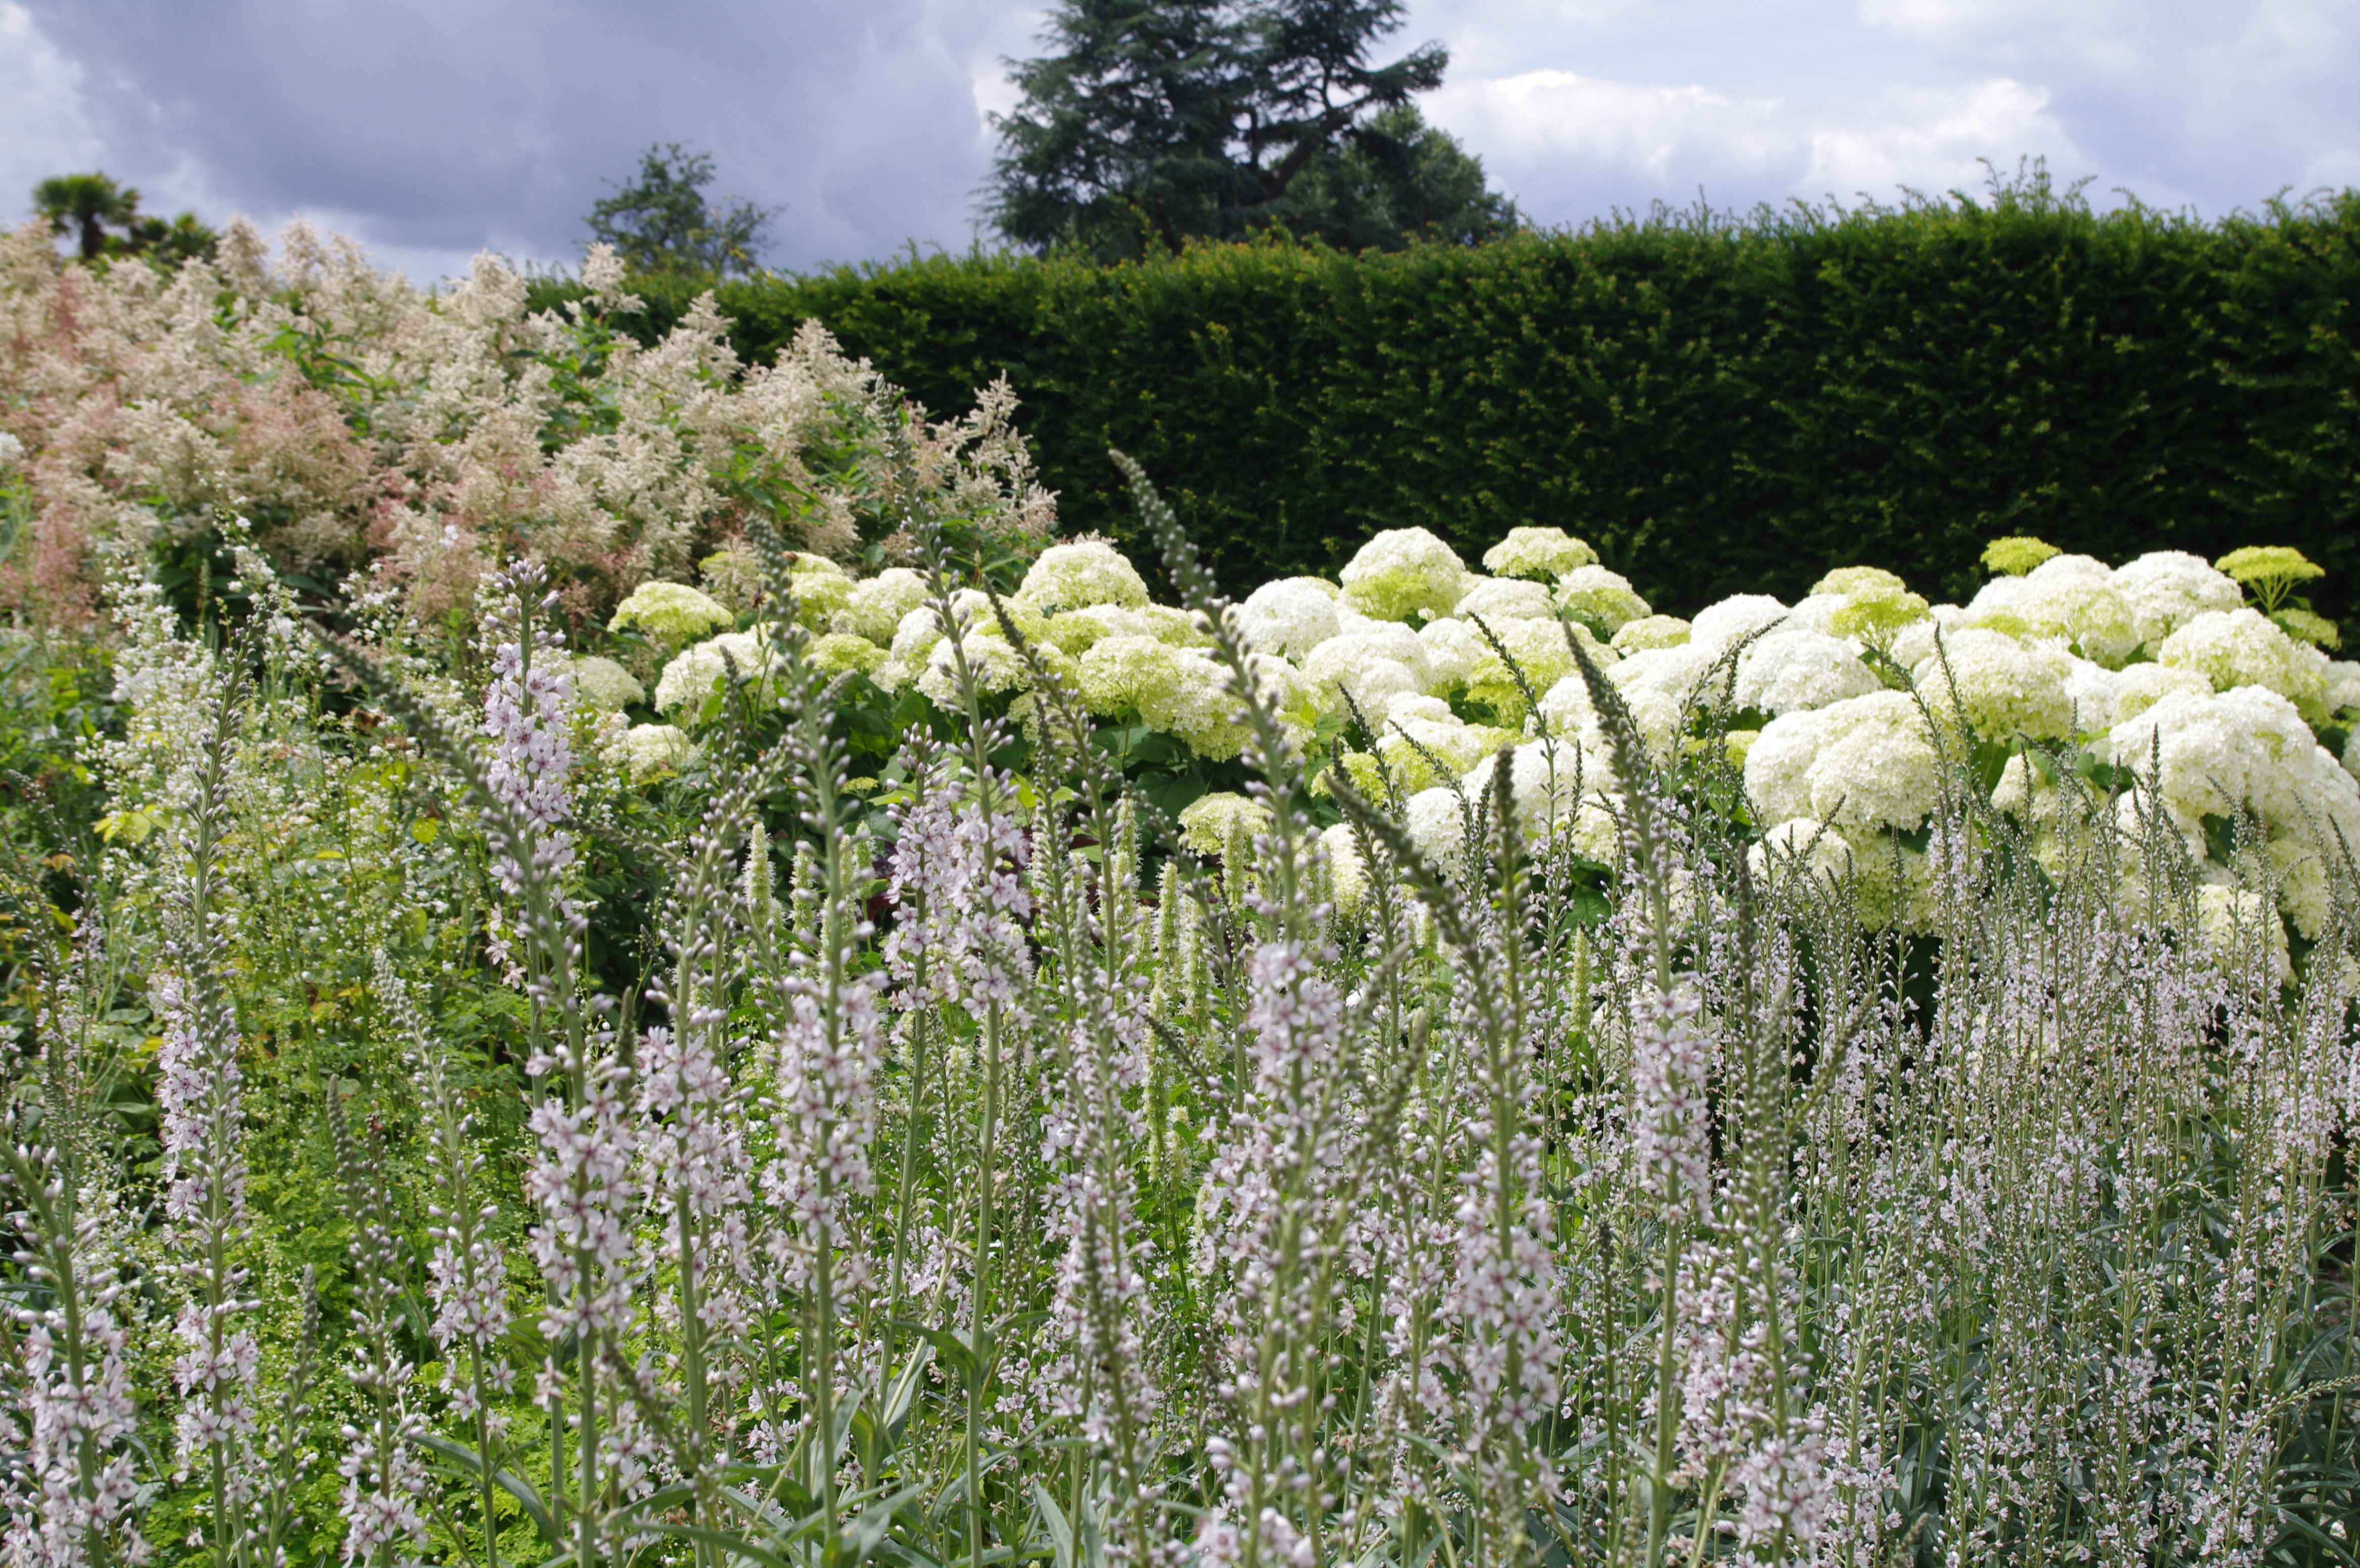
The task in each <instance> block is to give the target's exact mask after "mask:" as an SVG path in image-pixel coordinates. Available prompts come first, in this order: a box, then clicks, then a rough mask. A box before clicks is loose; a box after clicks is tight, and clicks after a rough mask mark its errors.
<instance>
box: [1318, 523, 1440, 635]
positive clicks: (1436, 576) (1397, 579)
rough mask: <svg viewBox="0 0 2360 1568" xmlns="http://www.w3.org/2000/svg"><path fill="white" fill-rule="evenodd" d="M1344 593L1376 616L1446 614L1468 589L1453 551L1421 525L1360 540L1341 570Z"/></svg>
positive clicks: (1356, 605) (1395, 617)
mask: <svg viewBox="0 0 2360 1568" xmlns="http://www.w3.org/2000/svg"><path fill="white" fill-rule="evenodd" d="M1342 576H1343V579H1344V598H1345V601H1346V602H1347V603H1349V604H1350V605H1351V606H1352V607H1353V608H1354V609H1358V610H1359V611H1360V613H1362V614H1363V615H1366V616H1369V617H1371V618H1372V619H1374V620H1408V619H1409V618H1410V617H1411V616H1413V615H1416V616H1423V617H1426V619H1428V620H1431V619H1433V618H1434V617H1436V616H1442V615H1448V614H1449V613H1450V611H1451V608H1452V607H1453V606H1455V605H1457V604H1458V602H1459V597H1460V596H1461V595H1463V594H1464V593H1466V591H1467V566H1466V564H1465V563H1464V562H1462V561H1460V560H1459V554H1458V552H1457V551H1455V550H1453V549H1451V548H1450V546H1449V545H1448V544H1445V543H1443V542H1442V541H1441V540H1439V539H1437V538H1436V537H1435V536H1434V535H1433V534H1431V533H1429V532H1426V530H1425V529H1423V528H1393V529H1388V530H1386V531H1385V532H1382V533H1380V534H1378V535H1377V536H1376V537H1375V538H1374V539H1371V540H1370V541H1369V542H1368V543H1366V544H1363V545H1361V546H1360V550H1359V552H1358V553H1357V554H1354V555H1353V557H1352V559H1351V562H1350V563H1349V565H1346V566H1345V568H1344V570H1343V574H1342Z"/></svg>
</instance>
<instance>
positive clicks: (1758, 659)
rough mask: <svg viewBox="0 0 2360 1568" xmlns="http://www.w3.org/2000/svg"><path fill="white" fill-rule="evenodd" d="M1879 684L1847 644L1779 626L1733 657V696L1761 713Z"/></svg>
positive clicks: (1861, 692)
mask: <svg viewBox="0 0 2360 1568" xmlns="http://www.w3.org/2000/svg"><path fill="white" fill-rule="evenodd" d="M1883 684H1884V683H1882V682H1881V681H1879V680H1878V679H1877V678H1876V673H1875V672H1874V671H1873V670H1871V669H1870V668H1869V667H1868V666H1867V665H1866V664H1864V663H1862V662H1861V658H1860V655H1859V654H1858V653H1856V652H1853V651H1852V644H1851V643H1849V642H1846V641H1841V639H1838V638H1834V637H1829V636H1826V635H1823V634H1822V633H1819V632H1817V631H1806V630H1788V629H1787V628H1786V627H1781V628H1779V629H1778V630H1775V631H1773V632H1771V633H1769V634H1768V635H1766V636H1765V637H1763V638H1761V639H1760V640H1759V641H1755V642H1754V643H1752V644H1751V645H1749V646H1748V647H1747V648H1746V650H1745V652H1743V653H1742V654H1740V655H1739V656H1738V660H1737V687H1736V692H1735V696H1734V697H1733V700H1734V702H1735V703H1736V705H1737V706H1738V707H1751V708H1754V709H1757V710H1759V711H1761V712H1763V713H1768V714H1780V713H1793V712H1795V711H1796V710H1797V709H1798V708H1806V707H1828V706H1830V704H1833V703H1839V702H1841V701H1843V700H1844V699H1845V698H1846V697H1854V696H1867V695H1868V694H1869V693H1870V692H1873V691H1875V690H1877V689H1878V688H1879V687H1880V686H1881V685H1883Z"/></svg>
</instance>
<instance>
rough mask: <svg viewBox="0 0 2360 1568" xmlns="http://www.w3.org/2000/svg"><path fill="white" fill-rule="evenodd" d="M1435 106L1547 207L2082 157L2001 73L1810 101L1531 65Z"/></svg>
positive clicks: (1812, 186) (1801, 189)
mask: <svg viewBox="0 0 2360 1568" xmlns="http://www.w3.org/2000/svg"><path fill="white" fill-rule="evenodd" d="M1432 114H1433V115H1434V117H1435V118H1436V119H1437V121H1439V122H1440V123H1442V124H1444V125H1447V126H1450V127H1452V129H1454V130H1455V131H1457V132H1459V134H1460V135H1461V136H1462V137H1465V139H1466V140H1467V142H1468V144H1469V145H1470V147H1471V148H1474V149H1476V150H1477V151H1479V152H1480V153H1481V154H1482V155H1483V156H1484V159H1485V163H1486V167H1487V168H1488V169H1489V170H1490V171H1491V174H1492V176H1493V178H1494V179H1495V180H1498V181H1502V183H1503V184H1505V185H1506V186H1507V187H1508V188H1509V189H1511V190H1513V191H1514V192H1517V194H1518V195H1519V197H1520V198H1521V199H1522V200H1523V201H1524V203H1525V205H1526V207H1527V208H1528V209H1529V210H1532V211H1534V212H1535V214H1537V215H1540V216H1542V217H1543V218H1544V219H1545V220H1546V219H1547V218H1548V217H1551V216H1553V215H1554V214H1557V213H1596V212H1599V211H1601V210H1602V208H1603V207H1604V206H1606V205H1621V206H1623V207H1625V208H1631V207H1644V205H1645V204H1646V203H1649V202H1651V201H1654V200H1657V199H1669V200H1672V201H1674V202H1675V203H1677V202H1679V201H1681V200H1684V199H1688V198H1692V197H1693V196H1694V195H1695V194H1696V193H1697V192H1699V190H1701V192H1702V193H1703V195H1704V197H1705V198H1706V199H1707V200H1708V201H1710V202H1713V203H1715V204H1729V203H1738V204H1751V203H1753V202H1755V201H1764V200H1772V201H1775V200H1777V199H1780V198H1788V197H1799V198H1802V199H1805V200H1817V199H1819V198H1820V197H1823V196H1828V195H1833V196H1835V197H1837V198H1839V199H1841V200H1844V201H1851V200H1853V199H1855V198H1856V197H1858V196H1860V195H1862V194H1863V193H1865V194H1868V195H1870V196H1873V197H1875V198H1877V199H1880V200H1885V199H1890V198H1891V197H1892V196H1893V195H1894V194H1895V193H1896V192H1897V191H1899V190H1900V189H1902V188H1904V187H1907V188H1913V189H1917V190H1921V191H1926V192H1944V191H1948V190H1951V189H1956V188H1961V187H1980V186H1981V185H1982V184H1983V180H1984V170H1983V166H1982V165H1981V164H1980V163H1978V162H1977V159H1981V158H1986V157H1989V158H1998V159H2009V160H2010V161H2012V160H2013V159H2014V157H2015V156H2016V155H2017V154H2020V153H2027V152H2028V153H2035V154H2046V155H2048V156H2049V157H2050V158H2051V159H2054V160H2056V161H2058V162H2060V163H2061V164H2064V165H2068V166H2070V165H2073V164H2076V163H2078V162H2080V161H2081V154H2080V153H2079V151H2078V149H2077V148H2075V147H2074V146H2073V144H2072V139H2071V138H2070V137H2069V136H2067V135H2066V134H2065V132H2064V129H2063V127H2062V126H2060V125H2059V124H2058V123H2057V121H2056V119H2055V117H2054V116H2053V115H2050V114H2049V110H2048V94H2047V93H2045V92H2043V91H2042V90H2040V89H2038V88H2037V87H2031V86H2027V85H2026V84H2025V83H2023V82H2016V81H2013V80H2010V79H2008V78H2005V77H1996V78H1993V79H1990V80H1987V81H1983V82H1969V83H1966V84H1964V85H1962V86H1958V87H1937V88H1919V87H1896V88H1888V89H1886V90H1885V91H1884V92H1881V93H1874V94H1870V95H1866V96H1863V97H1859V98H1852V99H1840V100H1836V101H1833V102H1829V101H1818V102H1812V101H1805V100H1796V99H1788V98H1779V97H1763V96H1739V95H1734V94H1730V93H1716V92H1713V91H1711V90H1710V89H1707V88H1704V87H1701V86H1695V85H1689V86H1679V87H1666V86H1656V85H1652V84H1647V83H1641V82H1614V81H1605V80H1601V79H1599V78H1595V77H1587V76H1580V75H1577V74H1575V73H1573V72H1571V71H1525V72H1522V73H1520V74H1518V75H1514V76H1510V77H1506V78H1503V79H1501V80H1498V81H1492V82H1484V81H1480V80H1478V81H1471V82H1458V83H1452V84H1447V85H1445V86H1444V88H1443V89H1442V91H1441V92H1439V93H1437V94H1435V98H1434V102H1433V107H1432Z"/></svg>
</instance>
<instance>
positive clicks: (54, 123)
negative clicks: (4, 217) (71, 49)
mask: <svg viewBox="0 0 2360 1568" xmlns="http://www.w3.org/2000/svg"><path fill="white" fill-rule="evenodd" d="M102 146H103V143H102V141H101V138H100V137H99V134H98V131H97V129H96V127H95V126H93V125H92V123H91V116H90V115H89V113H88V112H87V109H86V107H85V105H84V104H83V102H82V67H81V66H80V65H79V64H78V63H76V62H75V61H74V60H73V59H72V58H71V57H70V56H68V55H67V54H65V53H64V52H63V51H62V50H60V49H58V47H57V46H56V45H55V44H53V43H51V42H50V41H49V38H48V36H47V35H46V34H44V33H43V32H42V31H41V28H40V26H39V24H38V23H37V22H36V21H35V20H34V19H33V17H32V16H31V14H30V13H28V12H27V10H26V9H25V8H24V7H23V6H22V5H14V4H0V191H16V192H29V191H31V189H32V188H33V186H34V185H35V184H37V183H38V182H39V181H42V180H45V179H47V178H49V176H50V175H52V174H64V173H68V172H71V171H73V170H79V169H83V168H87V167H89V166H90V165H91V164H92V163H93V161H95V160H96V159H97V158H98V156H99V152H100V148H101V147H102Z"/></svg>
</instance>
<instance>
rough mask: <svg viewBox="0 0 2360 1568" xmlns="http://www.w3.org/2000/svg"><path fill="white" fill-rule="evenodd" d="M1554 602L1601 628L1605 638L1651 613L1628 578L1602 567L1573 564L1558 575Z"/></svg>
mask: <svg viewBox="0 0 2360 1568" xmlns="http://www.w3.org/2000/svg"><path fill="white" fill-rule="evenodd" d="M1557 604H1558V605H1559V606H1561V607H1562V608H1563V609H1565V610H1566V611H1567V612H1568V614H1572V615H1578V616H1579V617H1581V618H1582V619H1583V620H1588V621H1591V622H1594V623H1595V624H1597V625H1598V626H1600V627H1601V628H1603V629H1604V631H1605V635H1607V636H1609V637H1612V636H1613V635H1614V634H1615V633H1616V632H1617V631H1620V630H1622V628H1623V627H1624V626H1626V625H1628V624H1629V623H1630V622H1632V621H1634V620H1640V619H1641V618H1642V617H1644V616H1647V615H1651V614H1653V613H1654V611H1652V610H1651V609H1649V608H1648V605H1647V601H1646V600H1645V599H1643V598H1640V597H1639V596H1638V595H1637V594H1636V593H1634V592H1633V591H1632V588H1631V580H1630V579H1629V578H1628V577H1625V576H1622V574H1621V573H1619V572H1610V571H1608V570H1607V569H1606V568H1605V567H1603V566H1577V567H1575V568H1574V569H1573V570H1572V571H1570V572H1568V573H1567V574H1566V575H1565V576H1562V577H1559V578H1558V579H1557Z"/></svg>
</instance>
